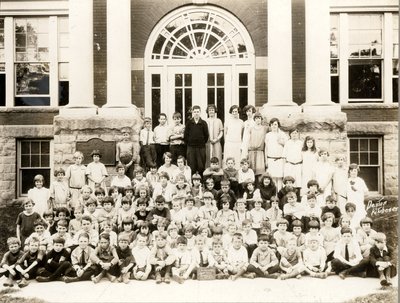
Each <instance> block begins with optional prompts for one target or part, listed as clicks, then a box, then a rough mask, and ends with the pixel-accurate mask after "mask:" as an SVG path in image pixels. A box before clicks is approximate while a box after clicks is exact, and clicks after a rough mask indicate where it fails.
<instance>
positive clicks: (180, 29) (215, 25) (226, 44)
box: [151, 10, 249, 60]
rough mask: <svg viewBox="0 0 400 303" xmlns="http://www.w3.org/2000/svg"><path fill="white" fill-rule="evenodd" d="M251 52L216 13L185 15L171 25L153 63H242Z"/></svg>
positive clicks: (160, 39)
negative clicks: (162, 61)
mask: <svg viewBox="0 0 400 303" xmlns="http://www.w3.org/2000/svg"><path fill="white" fill-rule="evenodd" d="M248 57H249V50H248V49H247V48H246V43H245V40H244V38H243V36H242V34H241V32H240V30H239V29H238V28H237V27H235V25H234V24H233V23H232V22H231V21H229V20H228V19H226V18H224V16H222V15H221V14H218V13H217V12H210V11H206V10H204V11H201V10H200V11H199V10H195V11H189V12H183V13H181V14H179V15H178V16H176V17H175V18H174V19H173V20H172V21H170V22H169V23H168V24H167V25H166V26H165V27H164V28H163V29H161V31H160V32H159V35H158V37H157V39H156V41H155V43H154V46H153V50H152V53H151V59H153V60H157V59H240V58H248Z"/></svg>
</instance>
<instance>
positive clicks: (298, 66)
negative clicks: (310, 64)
mask: <svg viewBox="0 0 400 303" xmlns="http://www.w3.org/2000/svg"><path fill="white" fill-rule="evenodd" d="M304 1H305V0H292V60H293V63H292V69H293V88H292V91H293V101H294V102H295V103H297V104H299V105H300V104H303V103H304V102H305V99H306V49H305V47H306V46H305V38H306V29H305V4H304Z"/></svg>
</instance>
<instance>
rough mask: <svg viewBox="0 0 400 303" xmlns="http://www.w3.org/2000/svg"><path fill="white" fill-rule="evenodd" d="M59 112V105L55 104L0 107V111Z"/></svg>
mask: <svg viewBox="0 0 400 303" xmlns="http://www.w3.org/2000/svg"><path fill="white" fill-rule="evenodd" d="M11 112H12V113H58V112H59V107H58V106H55V107H52V106H14V107H0V113H11Z"/></svg>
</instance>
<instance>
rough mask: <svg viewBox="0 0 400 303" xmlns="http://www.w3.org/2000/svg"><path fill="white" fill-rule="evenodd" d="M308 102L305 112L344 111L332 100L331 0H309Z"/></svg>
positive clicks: (307, 32) (307, 10) (306, 2)
mask: <svg viewBox="0 0 400 303" xmlns="http://www.w3.org/2000/svg"><path fill="white" fill-rule="evenodd" d="M305 11H306V103H305V104H303V109H304V112H320V111H324V112H326V111H327V110H328V111H340V105H338V104H336V103H333V102H332V101H331V79H330V49H329V48H330V36H329V34H330V24H329V22H330V17H329V1H325V0H305Z"/></svg>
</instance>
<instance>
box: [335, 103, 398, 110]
mask: <svg viewBox="0 0 400 303" xmlns="http://www.w3.org/2000/svg"><path fill="white" fill-rule="evenodd" d="M341 107H342V109H368V108H370V109H379V108H386V109H392V108H393V109H397V108H399V104H398V103H390V104H387V103H349V104H341Z"/></svg>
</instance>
